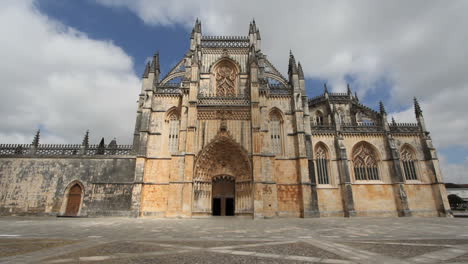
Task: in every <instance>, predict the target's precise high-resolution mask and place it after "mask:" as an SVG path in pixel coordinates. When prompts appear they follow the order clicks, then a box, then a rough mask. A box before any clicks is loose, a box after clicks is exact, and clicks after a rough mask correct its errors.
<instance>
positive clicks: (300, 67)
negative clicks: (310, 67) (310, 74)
mask: <svg viewBox="0 0 468 264" xmlns="http://www.w3.org/2000/svg"><path fill="white" fill-rule="evenodd" d="M297 73H298V75H299V80H304V71H302V65H301V63H300V62H297Z"/></svg>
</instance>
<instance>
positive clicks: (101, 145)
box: [96, 138, 106, 155]
mask: <svg viewBox="0 0 468 264" xmlns="http://www.w3.org/2000/svg"><path fill="white" fill-rule="evenodd" d="M105 152H106V145H105V144H104V138H102V139H101V142H99V146H98V148H97V151H96V155H104V153H105Z"/></svg>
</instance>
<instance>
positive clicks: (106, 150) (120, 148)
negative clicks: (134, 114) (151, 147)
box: [0, 144, 132, 157]
mask: <svg viewBox="0 0 468 264" xmlns="http://www.w3.org/2000/svg"><path fill="white" fill-rule="evenodd" d="M79 155H81V156H95V155H101V156H105V155H107V156H114V155H115V156H121V155H132V145H111V144H109V145H88V146H85V145H80V144H40V145H38V146H34V145H32V144H0V156H39V157H43V156H79Z"/></svg>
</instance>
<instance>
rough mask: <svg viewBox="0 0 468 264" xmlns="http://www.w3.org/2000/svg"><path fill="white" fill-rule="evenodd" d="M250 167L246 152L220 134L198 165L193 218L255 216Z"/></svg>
mask: <svg viewBox="0 0 468 264" xmlns="http://www.w3.org/2000/svg"><path fill="white" fill-rule="evenodd" d="M250 164H251V163H250V159H249V157H248V155H247V152H246V151H245V149H243V148H242V146H241V145H239V144H238V143H236V142H235V141H234V140H233V139H232V138H231V136H230V135H229V134H228V133H227V132H225V131H224V132H220V133H219V134H218V135H217V136H216V137H215V139H214V140H213V141H212V142H211V143H210V144H208V145H207V146H206V147H205V148H204V149H203V150H202V151H200V154H199V155H198V158H197V161H196V163H195V174H194V179H193V186H194V189H193V208H192V213H193V215H194V216H209V215H252V214H253V199H252V198H253V195H252V170H251V165H250Z"/></svg>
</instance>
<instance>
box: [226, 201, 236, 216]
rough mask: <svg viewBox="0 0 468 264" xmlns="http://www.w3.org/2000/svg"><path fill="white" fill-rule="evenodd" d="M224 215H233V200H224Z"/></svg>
mask: <svg viewBox="0 0 468 264" xmlns="http://www.w3.org/2000/svg"><path fill="white" fill-rule="evenodd" d="M226 215H228V216H233V215H234V198H226Z"/></svg>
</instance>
